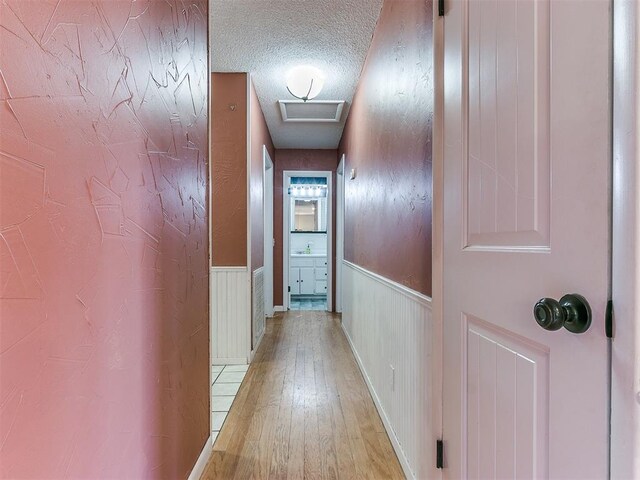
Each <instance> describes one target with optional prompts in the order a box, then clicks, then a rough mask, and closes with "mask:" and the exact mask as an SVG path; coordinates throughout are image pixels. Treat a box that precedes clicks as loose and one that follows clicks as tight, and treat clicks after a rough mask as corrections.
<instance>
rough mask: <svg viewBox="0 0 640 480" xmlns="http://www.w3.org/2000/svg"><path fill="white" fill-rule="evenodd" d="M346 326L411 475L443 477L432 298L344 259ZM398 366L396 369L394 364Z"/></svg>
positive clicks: (405, 469) (344, 320)
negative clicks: (435, 408)
mask: <svg viewBox="0 0 640 480" xmlns="http://www.w3.org/2000/svg"><path fill="white" fill-rule="evenodd" d="M343 265H344V268H343V275H344V291H343V313H342V328H343V329H344V331H345V334H346V335H347V339H348V340H349V343H350V344H351V348H352V350H353V353H354V355H355V357H356V360H357V361H358V364H359V365H360V369H361V370H362V374H363V375H364V378H365V381H366V382H367V386H368V387H369V390H370V392H371V395H372V397H373V399H374V402H375V403H376V407H377V408H378V411H379V413H380V416H381V417H382V421H383V423H384V425H385V428H386V429H387V432H388V434H389V437H390V438H391V442H392V443H393V446H394V449H395V450H396V454H397V455H398V458H399V459H400V463H401V464H402V467H403V469H404V472H405V475H406V476H407V477H408V478H418V479H422V478H439V477H440V474H439V473H438V470H435V435H434V434H433V433H432V432H433V431H434V429H433V426H432V405H433V403H432V402H433V398H432V395H431V393H430V392H431V388H430V385H431V379H432V372H431V369H432V363H433V362H432V360H433V359H432V332H433V322H432V310H431V299H430V298H429V297H426V296H425V295H422V294H420V293H418V292H416V291H413V290H411V289H409V288H407V287H404V286H403V285H400V284H398V283H395V282H393V281H390V280H388V279H386V278H384V277H382V276H380V275H377V274H375V273H372V272H369V271H368V270H365V269H363V268H361V267H359V266H357V265H354V264H352V263H350V262H347V261H344V262H343ZM392 368H393V369H392Z"/></svg>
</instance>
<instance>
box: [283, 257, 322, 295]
mask: <svg viewBox="0 0 640 480" xmlns="http://www.w3.org/2000/svg"><path fill="white" fill-rule="evenodd" d="M289 265H290V266H289V287H290V289H291V295H326V293H327V257H311V258H308V257H307V258H305V257H291V259H290V262H289Z"/></svg>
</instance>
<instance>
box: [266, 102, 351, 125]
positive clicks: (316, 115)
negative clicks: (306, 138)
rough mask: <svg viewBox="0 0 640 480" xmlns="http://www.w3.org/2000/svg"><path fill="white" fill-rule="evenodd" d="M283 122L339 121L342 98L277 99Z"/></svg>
mask: <svg viewBox="0 0 640 480" xmlns="http://www.w3.org/2000/svg"><path fill="white" fill-rule="evenodd" d="M278 103H279V104H280V113H282V120H283V121H284V122H310V123H312V122H317V123H339V122H340V119H341V117H342V109H343V108H344V100H309V101H307V102H303V101H302V100H278Z"/></svg>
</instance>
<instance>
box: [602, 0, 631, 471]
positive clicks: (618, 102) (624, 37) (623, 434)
mask: <svg viewBox="0 0 640 480" xmlns="http://www.w3.org/2000/svg"><path fill="white" fill-rule="evenodd" d="M612 8H613V88H612V90H613V92H612V95H613V111H612V117H613V118H612V121H613V129H612V132H613V135H612V147H613V152H612V157H613V167H612V168H613V189H612V190H613V201H612V206H613V213H612V215H613V217H612V239H611V250H612V259H611V261H612V272H611V274H612V279H611V281H612V285H611V290H612V291H611V294H612V299H613V339H612V341H611V422H610V425H611V444H610V472H609V474H610V478H640V454H639V453H638V452H640V320H639V318H640V295H638V291H640V271H639V269H638V266H639V264H640V233H639V232H640V215H639V212H640V166H639V163H638V162H639V161H640V44H639V43H638V38H640V5H639V4H638V2H637V0H620V1H615V2H613V7H612ZM603 161H605V159H603ZM601 201H604V199H601Z"/></svg>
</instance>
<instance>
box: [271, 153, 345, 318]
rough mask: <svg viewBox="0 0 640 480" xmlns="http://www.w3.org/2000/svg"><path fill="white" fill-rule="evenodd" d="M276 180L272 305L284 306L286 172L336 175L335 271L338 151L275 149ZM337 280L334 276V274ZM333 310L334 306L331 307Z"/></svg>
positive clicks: (334, 211) (333, 183)
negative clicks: (329, 173) (316, 172)
mask: <svg viewBox="0 0 640 480" xmlns="http://www.w3.org/2000/svg"><path fill="white" fill-rule="evenodd" d="M274 164H275V173H274V174H275V178H274V181H273V195H274V202H273V233H274V237H275V239H276V245H275V247H274V251H273V276H274V280H273V282H274V283H273V304H274V305H282V298H283V297H282V287H283V286H282V263H283V260H282V255H283V243H282V242H283V239H282V233H283V231H282V228H283V225H282V211H283V206H282V193H283V186H282V183H283V172H284V171H285V170H302V171H304V170H307V171H309V170H312V171H313V170H322V171H331V172H333V177H332V178H333V182H332V185H333V196H332V198H333V209H332V215H333V217H332V218H333V221H332V225H333V232H334V236H333V238H332V239H331V241H332V245H333V259H332V262H333V267H334V268H333V271H334V272H335V271H336V270H335V266H336V257H335V253H336V239H335V231H336V174H335V172H336V169H337V167H338V152H337V150H297V149H276V157H275V160H274ZM334 277H335V274H334ZM331 288H332V292H333V298H334V299H335V298H336V296H335V281H334V283H333V285H332V286H331ZM331 308H332V309H333V306H332V307H331Z"/></svg>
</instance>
